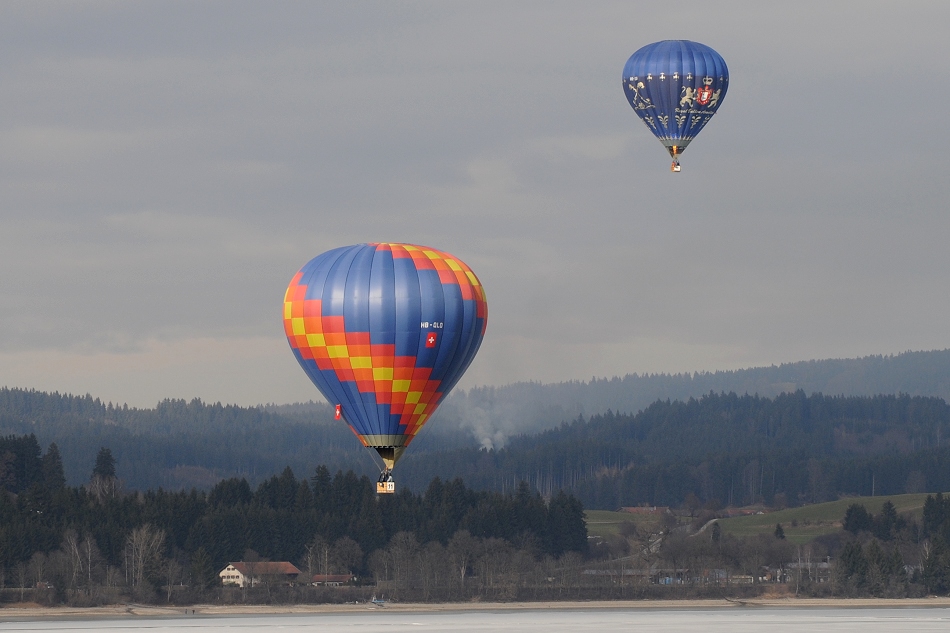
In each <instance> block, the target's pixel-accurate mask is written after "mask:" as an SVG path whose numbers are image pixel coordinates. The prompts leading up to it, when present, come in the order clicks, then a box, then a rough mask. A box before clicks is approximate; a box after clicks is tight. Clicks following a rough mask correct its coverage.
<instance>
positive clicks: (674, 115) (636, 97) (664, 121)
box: [623, 40, 729, 171]
mask: <svg viewBox="0 0 950 633" xmlns="http://www.w3.org/2000/svg"><path fill="white" fill-rule="evenodd" d="M728 88H729V69H728V68H726V62H725V60H723V58H722V56H721V55H719V53H717V52H716V51H714V50H713V49H711V48H709V47H708V46H706V45H705V44H699V43H697V42H690V41H689V40H664V41H662V42H655V43H653V44H648V45H646V46H644V47H643V48H641V49H640V50H638V51H637V52H636V53H634V54H633V55H631V56H630V59H628V60H627V64H626V66H624V67H623V91H624V93H625V94H626V95H627V101H629V102H630V105H631V106H632V107H633V110H634V112H636V113H637V116H639V117H640V118H641V119H642V120H643V122H644V123H645V124H646V126H647V127H648V128H650V131H651V132H653V134H654V135H655V136H656V137H657V138H658V139H659V140H660V142H661V143H663V145H664V146H665V147H666V148H667V150H669V152H670V156H672V157H673V164H672V165H671V167H670V169H671V170H672V171H679V170H680V162H679V155H680V154H682V153H683V150H685V149H686V146H687V145H689V143H690V141H692V140H693V138H695V136H696V135H697V134H699V131H700V130H702V129H703V127H704V126H705V125H706V123H708V122H709V119H711V118H712V115H714V114H715V113H716V111H717V110H718V109H719V106H721V105H722V102H723V100H724V99H725V98H726V90H727V89H728Z"/></svg>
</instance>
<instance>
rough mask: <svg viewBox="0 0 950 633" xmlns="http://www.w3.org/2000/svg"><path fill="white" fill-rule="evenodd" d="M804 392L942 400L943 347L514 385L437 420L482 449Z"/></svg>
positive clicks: (480, 393)
mask: <svg viewBox="0 0 950 633" xmlns="http://www.w3.org/2000/svg"><path fill="white" fill-rule="evenodd" d="M799 389H800V390H802V391H804V392H805V393H806V394H809V395H810V394H812V393H823V394H825V395H846V396H873V395H878V394H898V393H904V394H908V395H911V396H935V397H939V398H943V399H944V400H948V401H950V349H945V350H935V351H922V352H904V353H902V354H897V355H890V356H882V355H878V356H865V357H863V358H854V359H829V360H809V361H801V362H795V363H783V364H781V365H778V366H775V365H772V366H771V367H754V368H750V369H737V370H732V371H715V372H695V373H681V374H628V375H626V376H624V377H622V378H620V377H615V378H593V379H591V380H590V381H587V382H585V381H570V382H561V383H552V384H541V383H534V382H521V383H514V384H511V385H506V386H504V387H476V388H473V389H469V390H468V391H460V392H458V393H455V394H452V395H451V396H450V397H449V398H448V399H447V400H446V402H445V403H444V404H443V405H442V410H440V411H439V413H437V414H436V415H437V419H436V421H437V422H438V423H439V424H440V425H444V426H453V427H455V428H457V429H464V430H467V431H469V432H470V433H472V434H473V435H474V436H475V437H476V438H477V439H478V440H479V442H480V443H481V444H482V445H483V446H486V447H499V446H502V445H504V444H505V442H506V441H507V438H508V437H510V436H512V435H518V434H522V433H535V432H538V431H541V430H544V429H547V428H552V427H553V426H557V425H558V424H560V423H561V422H563V421H569V420H574V419H577V417H578V416H583V417H589V416H591V415H597V414H600V413H605V412H607V411H613V412H615V413H636V412H638V411H640V410H642V409H644V408H646V407H647V406H649V405H650V404H651V403H653V402H656V401H657V400H688V399H689V398H698V397H700V396H702V395H704V394H708V393H709V392H714V393H729V392H735V393H736V394H739V395H743V394H758V395H760V396H764V397H774V396H776V395H779V394H781V393H788V392H793V391H797V390H799Z"/></svg>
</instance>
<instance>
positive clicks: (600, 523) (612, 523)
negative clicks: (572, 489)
mask: <svg viewBox="0 0 950 633" xmlns="http://www.w3.org/2000/svg"><path fill="white" fill-rule="evenodd" d="M584 516H585V518H586V519H587V533H588V534H589V535H590V536H599V537H601V538H603V537H607V536H611V535H614V534H619V533H620V526H621V525H622V524H624V523H633V524H634V525H636V526H637V530H638V531H640V532H646V533H650V532H656V531H657V530H658V529H659V527H660V517H659V516H652V515H642V514H630V513H629V512H610V511H609V510H588V511H587V512H585V513H584Z"/></svg>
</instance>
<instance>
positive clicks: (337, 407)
mask: <svg viewBox="0 0 950 633" xmlns="http://www.w3.org/2000/svg"><path fill="white" fill-rule="evenodd" d="M340 408H341V407H340V405H336V419H337V420H339V419H340Z"/></svg>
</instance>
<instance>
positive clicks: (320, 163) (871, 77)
mask: <svg viewBox="0 0 950 633" xmlns="http://www.w3.org/2000/svg"><path fill="white" fill-rule="evenodd" d="M948 18H950V7H948V6H947V5H946V3H943V2H917V3H913V4H904V5H901V6H897V5H891V4H890V3H885V2H879V3H873V2H840V3H834V4H833V5H830V6H829V5H828V3H818V2H806V3H794V4H786V5H781V6H776V5H771V4H762V3H752V2H733V3H715V4H711V3H701V2H685V3H676V5H662V6H653V5H646V4H640V3H628V2H623V3H614V2H599V3H593V4H591V3H587V4H585V5H584V6H583V7H581V6H579V5H577V4H576V3H568V2H543V3H541V2H538V3H531V2H529V3H518V4H516V5H511V4H510V3H501V2H498V3H478V4H477V5H465V4H455V3H436V2H431V3H430V2H413V3H389V2H378V3H352V4H341V5H338V6H337V5H323V4H320V5H314V4H311V3H279V4H273V3H267V4H260V3H244V2H228V3H215V2H210V3H202V4H201V5H193V4H192V3H168V2H162V3H149V2H144V3H134V4H128V3H113V2H99V3H96V2H93V3H85V2H84V3H74V4H62V3H55V4H54V3H49V4H47V3H38V2H29V3H7V4H5V5H4V6H3V7H2V8H0V79H2V84H0V85H3V86H4V87H3V89H2V90H0V145H2V147H3V148H4V149H5V151H4V152H2V153H0V265H2V269H3V271H4V274H3V276H2V278H0V315H2V318H0V384H6V385H11V386H24V387H36V388H41V389H57V390H60V391H74V392H86V391H88V392H91V393H93V394H95V395H99V396H102V397H104V398H107V399H112V400H116V401H123V402H124V401H128V402H130V403H132V404H140V405H151V404H153V403H154V402H155V401H157V400H159V399H161V398H164V397H188V398H190V397H193V396H200V397H202V398H204V399H207V400H222V401H227V402H238V403H241V404H253V403H258V402H288V401H295V400H301V401H302V400H308V399H310V398H312V397H314V389H313V388H312V387H311V386H310V385H309V383H308V382H307V380H306V378H305V377H304V376H303V374H302V372H300V371H299V369H298V368H297V367H296V364H295V362H294V361H293V359H292V357H291V355H290V353H289V351H288V350H287V348H286V343H285V341H284V340H283V335H282V331H281V323H280V301H281V299H282V296H283V290H284V287H285V286H286V283H287V281H288V280H289V279H290V277H291V276H292V275H293V273H294V272H295V271H296V270H297V269H298V268H299V267H300V266H301V265H302V264H303V263H304V262H306V261H307V260H308V259H309V258H311V257H313V256H315V255H316V254H318V253H320V252H323V251H324V250H327V249H329V248H332V247H334V246H339V245H344V244H351V243H356V242H361V241H377V240H382V241H409V242H416V243H422V244H429V245H433V246H437V247H439V248H442V249H445V250H448V251H450V252H452V253H454V254H456V255H457V256H459V257H461V258H462V259H463V260H465V261H466V262H467V263H468V264H469V265H471V266H472V267H473V268H474V270H475V271H476V272H477V273H478V274H479V276H480V277H481V278H482V281H483V282H484V284H485V286H486V288H487V290H488V296H489V302H490V312H491V317H490V324H489V331H488V337H487V339H486V341H485V344H484V346H483V348H482V350H481V351H480V353H479V356H478V358H477V359H476V361H475V363H474V364H473V366H472V367H471V369H470V371H469V374H468V376H467V377H466V378H465V380H464V381H463V383H462V385H463V386H465V385H475V384H503V383H507V382H510V381H516V380H540V381H551V380H562V379H571V378H581V379H586V378H589V377H591V376H593V375H597V376H609V375H614V374H625V373H628V372H657V371H689V370H713V369H732V368H739V367H745V366H750V365H754V364H772V363H779V362H784V361H795V360H802V359H809V358H822V357H842V356H859V355H865V354H877V353H885V354H886V353H895V352H900V351H904V350H907V349H933V348H945V347H947V346H948V341H950V323H948V321H947V319H946V316H945V315H946V314H947V313H948V310H950V296H948V293H947V292H946V281H945V280H946V279H947V277H948V273H950V261H948V259H947V257H946V247H945V241H946V238H945V236H946V235H948V234H950V219H948V214H947V213H946V210H947V204H946V200H947V199H948V193H950V191H948V184H947V182H946V179H944V178H943V177H942V174H943V173H946V171H947V167H948V160H947V158H946V156H945V154H944V153H943V152H942V151H941V148H942V147H944V146H946V144H947V140H948V138H947V137H948V136H950V126H948V125H947V123H946V122H945V121H944V120H943V118H944V117H943V110H942V104H943V103H945V102H946V101H947V98H948V96H950V94H948V92H950V88H948V86H950V63H948V61H947V60H950V43H948V42H947V39H946V37H945V33H944V30H945V28H944V25H946V24H947V23H948ZM663 38H688V39H695V40H699V41H703V42H705V43H707V44H710V45H712V46H713V47H715V48H716V49H717V50H719V51H720V52H721V53H722V54H723V56H724V57H725V58H726V60H727V62H728V63H729V66H730V71H731V74H732V83H731V87H730V91H729V94H728V97H727V99H726V101H725V104H724V106H723V108H722V109H721V111H720V112H719V113H718V114H717V116H716V118H715V119H714V120H713V122H712V123H711V124H710V125H709V127H708V128H707V129H706V130H704V132H703V135H702V136H701V137H700V138H699V139H698V140H697V141H696V142H695V143H694V144H693V145H691V146H690V149H689V151H688V152H687V153H686V154H685V156H684V161H683V164H684V171H683V173H681V174H678V175H672V174H669V173H668V172H667V162H668V161H667V159H666V158H665V153H664V152H663V149H662V148H661V147H660V145H659V144H658V143H657V142H656V141H655V140H654V139H653V138H652V137H651V136H650V135H649V133H648V131H647V130H646V128H645V127H644V126H643V125H642V124H641V123H640V122H639V121H637V120H636V117H635V116H634V114H633V112H632V111H630V110H629V108H628V106H627V104H626V103H625V100H624V98H623V95H622V92H621V90H620V72H621V69H622V67H623V63H624V62H625V61H626V58H627V57H628V56H629V55H630V54H631V53H632V52H633V51H634V50H636V49H637V48H639V47H640V46H642V45H643V44H646V43H649V42H651V41H654V40H657V39H663Z"/></svg>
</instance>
